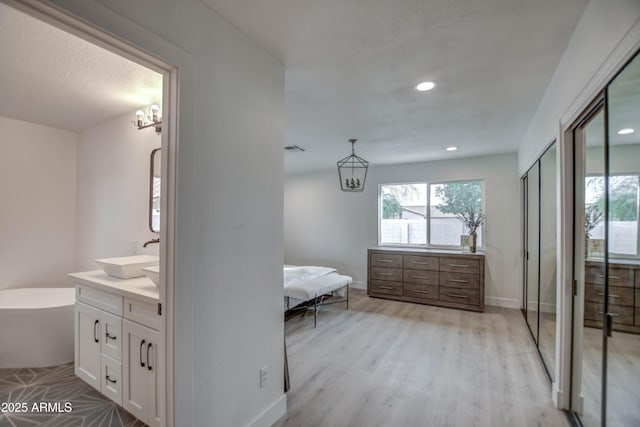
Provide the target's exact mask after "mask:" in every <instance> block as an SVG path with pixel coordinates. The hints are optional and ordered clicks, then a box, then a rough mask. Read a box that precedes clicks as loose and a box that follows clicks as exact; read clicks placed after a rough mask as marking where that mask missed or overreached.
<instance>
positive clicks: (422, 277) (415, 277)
mask: <svg viewBox="0 0 640 427" xmlns="http://www.w3.org/2000/svg"><path fill="white" fill-rule="evenodd" d="M411 278H412V279H431V277H429V276H411Z"/></svg>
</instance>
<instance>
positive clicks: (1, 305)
mask: <svg viewBox="0 0 640 427" xmlns="http://www.w3.org/2000/svg"><path fill="white" fill-rule="evenodd" d="M74 303H75V289H74V288H20V289H5V290H0V368H36V367H44V366H54V365H61V364H63V363H69V362H72V361H73V307H74Z"/></svg>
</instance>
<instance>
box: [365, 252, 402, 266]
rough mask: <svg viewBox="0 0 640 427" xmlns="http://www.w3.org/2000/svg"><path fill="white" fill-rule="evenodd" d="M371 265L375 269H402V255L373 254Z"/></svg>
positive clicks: (370, 259)
mask: <svg viewBox="0 0 640 427" xmlns="http://www.w3.org/2000/svg"><path fill="white" fill-rule="evenodd" d="M369 264H370V265H371V266H373V267H387V268H402V255H399V254H384V253H372V254H371V256H370V258H369Z"/></svg>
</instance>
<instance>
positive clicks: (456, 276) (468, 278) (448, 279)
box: [439, 271, 480, 289]
mask: <svg viewBox="0 0 640 427" xmlns="http://www.w3.org/2000/svg"><path fill="white" fill-rule="evenodd" d="M439 284H440V286H447V287H450V288H462V289H479V288H480V279H479V277H478V275H477V274H464V273H451V272H447V271H441V272H440V280H439Z"/></svg>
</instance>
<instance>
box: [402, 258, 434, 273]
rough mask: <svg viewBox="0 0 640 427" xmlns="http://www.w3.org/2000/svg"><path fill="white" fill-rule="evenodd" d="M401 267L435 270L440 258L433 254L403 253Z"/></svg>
mask: <svg viewBox="0 0 640 427" xmlns="http://www.w3.org/2000/svg"><path fill="white" fill-rule="evenodd" d="M402 262H403V267H404V268H411V269H414V270H435V271H438V268H439V267H440V258H438V257H435V256H424V255H405V256H404V259H403V261H402Z"/></svg>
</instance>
